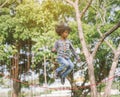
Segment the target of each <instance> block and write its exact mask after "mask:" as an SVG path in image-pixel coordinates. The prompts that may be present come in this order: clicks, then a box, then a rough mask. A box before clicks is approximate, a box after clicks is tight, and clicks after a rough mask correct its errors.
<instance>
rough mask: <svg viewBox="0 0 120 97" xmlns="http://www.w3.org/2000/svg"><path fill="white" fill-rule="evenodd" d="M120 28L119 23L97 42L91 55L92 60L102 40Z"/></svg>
mask: <svg viewBox="0 0 120 97" xmlns="http://www.w3.org/2000/svg"><path fill="white" fill-rule="evenodd" d="M119 27H120V21H119V22H118V23H117V24H116V25H115V26H114V27H112V28H111V29H110V30H109V31H108V32H106V33H105V34H103V37H102V38H101V39H100V40H99V42H98V44H97V45H96V46H95V49H94V51H93V53H92V56H93V58H94V57H95V55H96V52H97V50H98V48H99V47H100V45H101V43H102V42H103V41H104V39H105V38H106V37H107V36H109V35H110V34H111V33H112V32H114V31H115V30H117V29H118V28H119Z"/></svg>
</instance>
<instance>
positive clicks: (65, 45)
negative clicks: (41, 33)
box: [54, 39, 79, 60]
mask: <svg viewBox="0 0 120 97" xmlns="http://www.w3.org/2000/svg"><path fill="white" fill-rule="evenodd" d="M54 48H55V49H56V51H57V56H58V57H59V56H62V57H64V58H70V57H71V52H72V54H73V55H74V56H75V58H76V59H77V60H78V59H79V56H78V55H77V54H76V52H75V49H74V47H73V45H72V43H71V42H70V41H69V40H67V39H66V40H61V39H59V40H57V41H56V42H55V45H54Z"/></svg>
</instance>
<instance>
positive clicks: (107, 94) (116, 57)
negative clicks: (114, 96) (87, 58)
mask: <svg viewBox="0 0 120 97" xmlns="http://www.w3.org/2000/svg"><path fill="white" fill-rule="evenodd" d="M119 56H120V51H117V52H115V54H114V59H113V63H112V67H111V70H110V73H109V77H108V81H107V86H106V88H105V93H104V97H110V91H111V86H112V82H113V79H114V78H113V76H114V73H115V69H116V67H117V64H118V60H119Z"/></svg>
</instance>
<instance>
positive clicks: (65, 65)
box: [56, 56, 74, 78]
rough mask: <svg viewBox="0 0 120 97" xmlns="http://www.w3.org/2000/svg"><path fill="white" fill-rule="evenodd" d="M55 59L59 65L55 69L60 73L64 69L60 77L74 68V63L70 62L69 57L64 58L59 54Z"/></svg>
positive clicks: (63, 76)
mask: <svg viewBox="0 0 120 97" xmlns="http://www.w3.org/2000/svg"><path fill="white" fill-rule="evenodd" d="M57 61H58V63H59V64H60V67H58V68H57V69H56V72H57V73H60V72H62V71H63V70H64V69H65V71H64V72H63V73H62V74H61V75H60V76H61V77H62V78H65V77H66V76H67V75H68V74H69V73H70V72H71V71H72V69H73V68H74V64H73V63H72V61H71V60H70V58H64V57H61V56H59V57H58V58H57Z"/></svg>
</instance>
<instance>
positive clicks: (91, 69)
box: [75, 4, 97, 97]
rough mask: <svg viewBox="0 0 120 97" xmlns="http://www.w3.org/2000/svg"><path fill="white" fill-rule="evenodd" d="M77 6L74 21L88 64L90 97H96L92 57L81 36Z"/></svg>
mask: <svg viewBox="0 0 120 97" xmlns="http://www.w3.org/2000/svg"><path fill="white" fill-rule="evenodd" d="M78 8H79V7H78V5H77V4H76V7H75V11H76V19H77V24H78V31H79V38H80V42H81V44H82V50H83V53H84V55H85V58H86V61H87V64H88V72H89V73H88V74H89V79H90V84H91V86H90V88H91V97H97V89H96V84H95V75H94V67H93V57H92V55H91V54H90V53H89V51H88V49H87V46H86V42H85V39H84V35H83V30H82V23H81V20H80V14H79V13H80V12H79V9H78Z"/></svg>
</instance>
